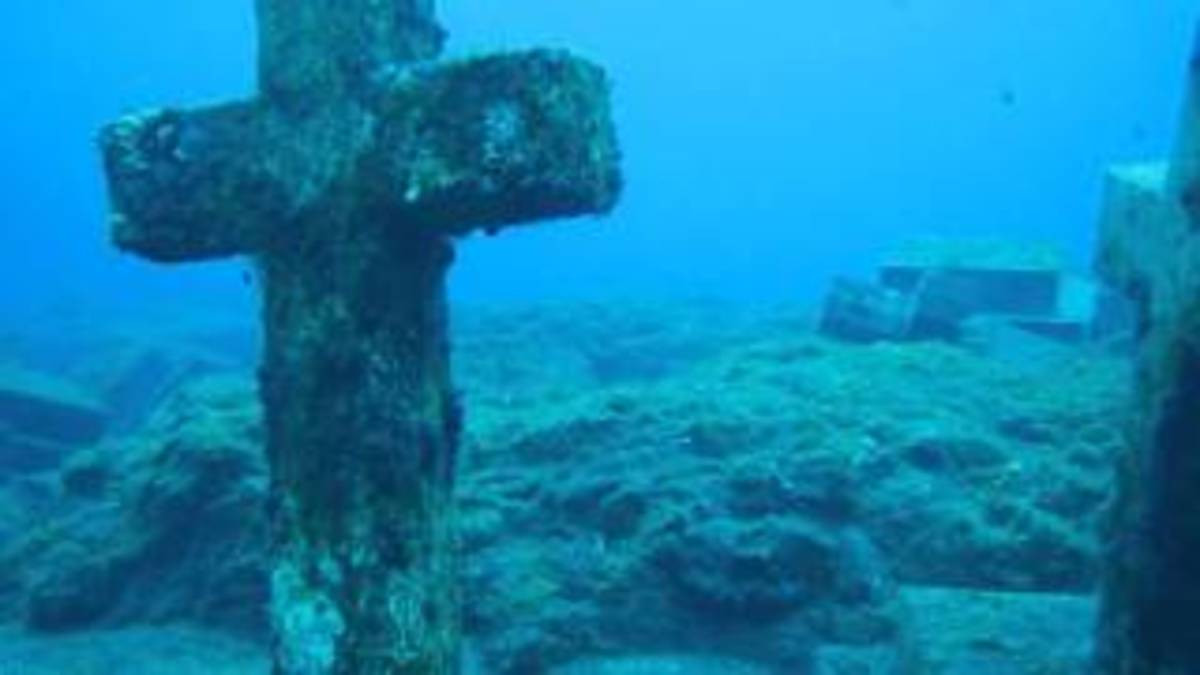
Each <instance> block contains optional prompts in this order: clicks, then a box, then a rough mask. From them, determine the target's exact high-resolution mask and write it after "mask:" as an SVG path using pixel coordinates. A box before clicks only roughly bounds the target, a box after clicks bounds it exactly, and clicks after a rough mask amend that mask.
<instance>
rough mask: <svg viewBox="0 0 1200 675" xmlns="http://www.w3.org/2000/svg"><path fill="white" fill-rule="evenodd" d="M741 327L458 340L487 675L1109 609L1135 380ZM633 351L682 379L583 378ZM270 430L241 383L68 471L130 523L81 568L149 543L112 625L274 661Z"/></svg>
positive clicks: (791, 647)
mask: <svg viewBox="0 0 1200 675" xmlns="http://www.w3.org/2000/svg"><path fill="white" fill-rule="evenodd" d="M739 311H745V310H736V309H732V308H731V309H728V310H720V309H719V308H717V307H713V306H708V305H703V306H700V307H696V308H693V307H690V306H687V305H673V306H672V305H665V304H659V305H647V306H641V307H633V306H624V305H613V306H607V307H602V306H597V305H595V304H580V305H570V304H562V305H555V306H543V307H538V308H516V309H490V310H487V311H484V312H479V313H476V312H468V313H467V314H466V315H465V316H464V321H462V322H461V323H460V333H459V342H460V344H462V345H463V346H464V349H463V350H462V352H461V354H462V359H461V361H460V363H459V364H458V365H459V367H460V368H462V369H463V370H464V371H466V372H469V373H471V374H472V376H471V377H470V378H468V379H466V382H468V383H469V385H470V387H469V390H468V391H467V392H466V396H467V400H468V401H469V402H471V403H472V408H473V410H474V411H475V412H474V415H473V416H472V418H471V419H470V420H468V423H467V425H466V427H465V429H464V447H463V452H464V454H465V457H464V463H463V471H462V473H461V475H460V476H459V486H458V509H459V513H460V517H461V525H462V529H461V532H462V536H463V541H462V543H463V546H464V550H465V552H466V556H465V559H466V563H467V564H466V566H465V570H464V572H465V578H466V588H467V592H468V593H469V594H470V598H471V602H470V603H469V604H468V606H467V608H466V617H465V618H466V620H467V627H468V631H469V633H470V634H471V636H472V641H473V643H474V645H475V647H476V648H477V650H478V653H479V655H480V658H481V660H482V661H483V662H484V663H485V664H486V665H487V667H488V669H489V670H488V672H494V673H499V674H502V675H523V674H525V673H529V672H538V671H539V670H546V669H550V668H554V667H559V666H562V665H564V664H567V663H569V662H572V661H578V660H579V659H581V658H583V657H584V656H586V655H592V656H595V657H597V658H600V657H604V656H611V655H620V654H663V653H665V652H671V653H681V652H692V651H703V652H704V653H714V652H715V653H718V654H721V655H723V657H724V658H732V659H738V660H746V661H751V662H756V663H761V664H763V667H769V668H775V669H776V670H777V671H779V672H807V671H806V670H804V669H805V668H808V667H809V664H810V663H813V662H816V661H819V660H821V659H823V660H824V661H826V662H829V663H847V664H850V665H854V664H860V663H862V662H863V661H864V659H865V660H869V661H871V662H872V663H874V662H877V661H881V660H882V661H883V662H886V660H887V659H899V658H900V656H903V655H905V654H907V651H906V650H907V648H908V646H909V643H910V642H911V639H910V636H909V625H910V622H911V616H910V615H911V612H908V611H906V609H905V607H904V602H903V594H902V593H899V592H898V591H899V590H900V589H901V588H902V587H903V584H905V583H913V582H920V583H926V584H944V585H946V584H953V585H959V586H971V587H976V588H982V587H988V586H992V587H1003V588H1007V589H1010V590H1014V591H1022V592H1028V591H1033V590H1049V591H1060V592H1086V591H1088V590H1090V588H1091V586H1092V583H1093V582H1094V580H1095V575H1094V556H1095V555H1096V547H1095V544H1094V542H1093V541H1092V540H1091V539H1090V537H1089V534H1088V533H1089V531H1090V527H1091V526H1090V525H1089V524H1090V523H1092V522H1094V521H1095V519H1096V517H1097V514H1098V512H1099V509H1100V507H1101V504H1102V503H1103V502H1104V500H1105V497H1106V491H1105V487H1106V481H1107V479H1108V476H1109V461H1110V458H1111V457H1112V456H1113V455H1114V454H1115V453H1116V452H1117V451H1118V449H1119V447H1120V443H1121V438H1120V432H1119V429H1120V424H1121V417H1120V413H1121V410H1122V407H1123V406H1124V405H1125V399H1124V398H1123V396H1124V393H1125V385H1126V380H1125V377H1126V375H1127V371H1126V369H1125V366H1124V364H1123V363H1122V362H1121V361H1119V360H1116V359H1112V358H1109V357H1104V356H1098V357H1095V358H1093V356H1091V355H1088V354H1086V353H1082V352H1078V351H1074V350H1070V349H1066V348H1063V347H1061V346H1060V347H1059V348H1058V349H1056V350H1052V351H1048V352H1046V353H1045V354H1043V355H1042V356H1040V357H1039V358H1037V359H1033V358H1021V359H1018V360H1016V361H1014V362H1004V361H997V360H993V359H991V358H988V357H985V356H981V355H979V354H976V353H971V352H966V351H963V350H959V349H954V348H951V347H949V346H945V345H911V344H907V345H878V346H873V347H858V346H848V345H844V344H840V343H837V342H833V341H827V340H823V339H821V338H819V337H816V336H814V335H812V334H811V332H806V331H805V330H803V329H802V328H801V327H800V326H802V322H800V321H799V319H798V317H799V316H800V315H799V314H796V313H792V312H779V313H775V312H762V313H753V312H747V313H746V314H741V315H739ZM714 316H726V317H728V320H727V321H726V322H716V321H713V320H712V317H714ZM605 345H609V346H610V347H609V349H611V352H610V353H606V351H605V349H606V347H605ZM680 345H686V346H687V348H686V349H685V350H683V353H686V354H687V355H688V356H686V357H684V356H680V355H679V354H676V349H677V348H679V347H680ZM634 346H636V349H638V350H643V351H644V352H645V353H647V354H659V353H662V354H668V355H674V356H672V357H671V358H674V359H675V360H674V361H669V367H666V368H663V369H660V370H658V371H646V370H644V369H641V368H634V369H633V370H631V371H627V372H628V373H630V374H623V375H621V376H619V377H614V375H613V373H614V372H621V371H620V370H611V369H608V368H603V369H595V368H592V367H590V365H589V364H591V363H595V362H596V360H597V359H599V360H605V359H609V358H611V359H614V360H617V361H620V360H621V359H622V356H621V355H622V354H625V353H627V352H628V351H630V350H634ZM534 357H538V358H534ZM1050 374H1053V377H1051V376H1050ZM513 378H516V379H517V380H518V381H520V382H521V383H522V387H521V389H520V390H519V391H515V392H514V391H513V390H512V388H511V386H510V384H511V382H512V380H513ZM260 424H261V422H260V420H259V416H258V407H257V406H256V405H255V403H254V394H253V384H252V382H251V380H250V378H249V377H248V376H241V377H240V378H237V379H234V380H228V379H224V378H218V379H210V380H207V381H204V382H197V383H194V384H193V385H191V386H189V387H187V388H185V389H184V390H183V391H181V392H179V394H178V395H177V396H176V397H175V398H174V399H172V401H171V402H170V403H168V404H167V405H166V406H165V407H163V408H162V409H161V410H160V412H159V413H158V414H157V415H155V416H154V418H153V421H152V423H151V424H150V425H149V427H147V428H146V429H145V430H143V432H142V433H141V434H139V435H138V436H137V437H135V438H132V439H129V440H127V441H125V442H122V443H119V444H114V445H112V446H111V447H110V448H108V450H103V449H102V450H101V451H98V452H97V453H85V456H84V457H81V458H79V459H78V460H76V461H74V462H72V463H71V466H70V467H69V469H68V471H67V473H66V475H67V476H69V477H71V478H70V480H71V481H72V482H81V483H83V484H84V485H93V484H94V482H95V481H94V478H95V474H96V473H97V472H100V473H102V474H103V475H105V476H107V478H106V479H105V480H104V481H101V482H102V483H103V484H104V485H106V487H105V488H104V490H103V492H102V494H103V495H108V496H110V497H111V496H113V495H120V496H122V499H120V500H119V501H120V502H123V503H125V504H127V505H128V508H125V509H122V510H121V511H120V512H119V518H120V522H119V526H118V527H117V529H116V531H115V533H110V534H108V535H106V537H105V538H102V539H99V540H97V539H95V538H92V539H87V541H91V542H93V543H92V544H91V545H90V546H88V547H87V548H86V549H85V550H87V551H90V552H91V555H90V557H91V558H99V559H101V560H107V559H110V557H111V556H113V555H114V548H113V547H114V546H116V544H117V543H120V542H132V543H133V544H135V546H133V547H132V552H133V557H132V558H131V559H132V560H134V561H138V562H139V563H140V564H138V565H135V566H133V567H132V568H130V571H129V572H128V573H123V574H122V575H120V577H119V578H120V579H121V580H122V584H123V586H122V590H121V593H120V595H119V601H117V602H115V603H114V604H113V605H112V609H111V611H109V612H105V613H104V614H103V615H102V616H101V617H100V618H99V619H98V622H99V623H101V624H104V623H121V622H127V621H136V620H145V619H149V618H153V619H162V618H171V617H179V618H183V617H199V618H201V619H202V620H203V621H204V622H206V623H208V624H210V625H218V626H226V627H230V626H232V627H236V628H238V629H239V630H242V631H245V632H248V633H251V634H255V635H261V633H262V632H263V631H264V630H265V624H266V612H265V609H264V607H265V602H266V597H265V588H266V579H267V576H268V570H267V558H266V552H265V549H264V547H263V546H262V545H261V542H258V543H256V541H257V540H256V539H255V538H256V537H257V536H259V534H258V533H259V532H260V530H258V529H257V528H261V527H263V522H262V521H261V520H256V519H255V517H254V516H255V514H257V513H259V509H261V508H262V505H263V504H264V503H265V501H266V499H267V493H266V491H265V489H264V475H265V471H266V468H265V459H264V458H263V457H262V455H261V448H260V442H261V436H260V434H261V426H260ZM85 460H86V461H85ZM84 492H87V493H91V494H92V495H95V489H94V487H89V488H88V489H86V490H84ZM91 499H93V500H97V499H98V498H97V497H95V496H93V497H92V498H91ZM100 501H103V500H102V499H101V500H100ZM239 514H240V515H239ZM159 521H161V522H162V523H169V524H170V525H169V527H166V526H164V527H159V526H158V525H156V523H158V522H159ZM68 524H70V523H68ZM76 525H80V523H76V524H75V525H72V526H71V527H68V528H67V530H66V533H65V534H64V533H60V534H58V535H56V537H57V538H59V539H62V538H70V537H73V536H77V535H76V530H75V526H76ZM97 529H98V528H96V527H95V526H92V528H91V529H90V530H88V529H87V528H85V530H86V531H94V530H97ZM105 540H107V542H108V544H107V545H104V544H101V543H99V542H100V541H105ZM122 550H124V549H122ZM164 552H169V554H168V553H164ZM6 560H7V559H6ZM151 561H153V562H151ZM54 564H55V562H54V559H53V557H50V556H45V557H39V556H34V557H29V558H24V559H22V562H21V563H19V564H16V565H12V566H9V565H7V564H4V565H0V570H3V569H8V568H17V569H26V570H35V569H46V568H47V567H50V566H53V565H54ZM69 567H70V568H71V569H76V570H78V571H79V574H80V578H81V579H83V578H86V575H87V574H88V568H87V567H85V566H83V565H82V564H81V563H79V564H75V565H71V566H69ZM68 586H69V587H78V588H82V587H84V585H83V584H69V585H68ZM27 590H28V589H26V591H27ZM24 595H25V596H27V595H28V593H27V592H25V593H24ZM18 597H22V596H20V595H19V596H18ZM1037 597H1041V596H1037ZM1031 602H1032V601H1031ZM308 625H309V627H312V626H313V624H308ZM1030 625H1033V624H1032V623H1031V624H1030ZM318 627H319V625H318ZM834 672H837V671H834ZM867 672H870V671H867ZM884 672H886V671H884Z"/></svg>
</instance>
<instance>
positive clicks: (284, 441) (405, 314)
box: [101, 0, 621, 675]
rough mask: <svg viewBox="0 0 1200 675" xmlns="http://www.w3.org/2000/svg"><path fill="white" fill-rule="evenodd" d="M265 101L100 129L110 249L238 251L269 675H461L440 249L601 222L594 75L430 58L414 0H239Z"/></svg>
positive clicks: (603, 156) (602, 145) (602, 137)
mask: <svg viewBox="0 0 1200 675" xmlns="http://www.w3.org/2000/svg"><path fill="white" fill-rule="evenodd" d="M256 9H257V15H258V26H259V50H260V51H259V90H260V93H259V96H258V97H257V98H255V99H253V100H248V101H242V102H235V103H230V104H227V105H218V106H215V107H210V108H204V109H199V110H190V111H179V110H159V111H155V112H151V113H147V114H142V115H137V116H131V117H128V118H125V119H122V120H120V121H118V122H116V123H114V124H112V125H111V126H109V127H107V128H106V129H105V130H104V131H103V132H102V134H101V149H102V152H103V158H104V166H105V170H106V173H107V177H108V184H109V194H110V199H111V203H112V207H113V217H112V235H113V239H114V241H115V243H116V245H117V246H118V247H120V248H121V249H123V250H126V251H131V252H133V253H135V254H138V255H140V256H143V257H145V258H148V259H150V260H154V261H160V262H185V261H199V260H206V259H215V258H224V257H227V256H232V255H237V254H247V255H251V256H253V257H254V258H255V260H256V261H257V264H258V265H259V267H260V274H261V278H262V287H263V295H264V298H263V305H264V307H263V321H264V322H265V350H264V357H263V359H264V362H263V365H262V367H261V372H260V388H261V395H262V399H263V403H264V407H265V416H266V432H267V441H266V445H267V452H268V455H269V462H270V467H271V495H272V497H271V512H272V513H271V522H272V528H273V554H272V560H271V570H270V574H271V577H270V584H271V605H270V608H269V612H270V617H271V621H272V628H273V635H274V643H273V658H274V662H275V671H276V672H277V673H304V674H306V675H307V674H313V675H315V674H324V673H338V674H346V675H349V674H351V673H353V674H355V675H383V674H387V675H393V674H403V675H415V674H418V673H420V674H422V675H424V674H434V673H436V674H443V673H455V672H457V671H458V653H457V652H458V631H459V628H458V606H459V598H458V580H457V568H456V562H455V560H456V558H455V555H454V549H455V545H456V540H455V528H454V505H453V494H452V492H453V490H452V488H453V482H454V472H455V449H456V446H457V444H458V432H459V428H460V425H461V424H462V420H461V411H460V408H459V403H458V401H457V399H456V396H455V394H454V392H453V389H452V387H451V384H450V375H449V357H448V348H447V335H446V331H447V328H446V325H447V319H446V306H445V298H444V277H445V273H446V271H447V268H448V266H449V265H450V263H451V261H452V257H453V248H452V238H453V237H455V236H459V235H465V234H468V233H470V232H473V231H476V230H484V231H486V232H488V233H495V232H496V231H498V230H500V229H502V228H504V227H507V226H510V225H515V224H519V223H525V222H530V221H534V220H538V219H544V218H551V217H565V216H574V215H581V214H587V213H602V212H606V211H608V210H609V209H611V207H612V206H613V205H614V203H615V201H616V199H617V196H618V193H619V190H620V183H621V179H620V174H619V168H618V150H617V146H616V141H615V134H614V129H613V125H612V122H611V119H610V115H609V103H608V89H609V87H608V83H607V79H606V76H605V75H604V73H603V72H602V71H601V70H600V69H599V68H597V67H595V66H593V65H590V64H589V63H587V62H584V61H582V60H579V59H577V58H575V57H573V56H570V55H569V54H566V53H562V52H554V51H529V52H522V53H514V54H508V55H500V56H486V57H481V58H475V59H470V60H465V61H461V62H457V63H449V64H446V65H435V64H433V63H431V62H430V61H429V60H430V59H432V58H433V57H435V56H436V55H437V54H438V53H439V51H440V49H441V45H442V42H443V33H442V31H441V29H440V28H439V27H438V26H437V24H436V23H435V18H434V11H433V0H257V2H256Z"/></svg>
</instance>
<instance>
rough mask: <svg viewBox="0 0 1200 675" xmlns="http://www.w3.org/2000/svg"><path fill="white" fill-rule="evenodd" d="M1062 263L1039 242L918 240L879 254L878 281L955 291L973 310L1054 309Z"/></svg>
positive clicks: (906, 288) (910, 289)
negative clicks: (881, 260) (880, 258)
mask: <svg viewBox="0 0 1200 675" xmlns="http://www.w3.org/2000/svg"><path fill="white" fill-rule="evenodd" d="M1063 266H1064V265H1063V260H1062V256H1061V255H1060V254H1059V253H1058V252H1057V251H1056V250H1055V249H1054V248H1053V247H1050V246H1047V245H1043V244H1036V243H1029V242H1015V241H1005V240H990V239H919V240H915V241H912V242H909V243H907V244H905V245H903V246H901V247H900V248H898V249H897V250H896V251H893V252H892V253H890V254H888V255H887V256H886V257H885V258H884V261H883V263H882V265H881V266H880V271H879V280H880V283H881V284H882V285H883V286H885V287H887V288H893V289H896V290H898V291H901V292H903V293H910V294H914V295H921V294H932V295H936V296H938V297H940V298H947V297H949V296H954V297H956V298H958V299H959V301H960V302H962V303H963V304H964V305H966V306H968V307H969V308H970V310H971V312H972V313H991V314H1021V315H1033V314H1053V313H1054V312H1055V311H1056V309H1057V308H1058V295H1059V280H1060V276H1061V274H1062V270H1063Z"/></svg>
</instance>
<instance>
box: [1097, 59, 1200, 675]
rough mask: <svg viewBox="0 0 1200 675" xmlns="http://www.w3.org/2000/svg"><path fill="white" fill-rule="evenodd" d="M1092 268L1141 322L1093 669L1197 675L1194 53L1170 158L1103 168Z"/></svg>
mask: <svg viewBox="0 0 1200 675" xmlns="http://www.w3.org/2000/svg"><path fill="white" fill-rule="evenodd" d="M1198 46H1200V45H1198ZM1097 267H1098V269H1099V271H1100V273H1101V274H1102V275H1103V276H1104V277H1105V278H1106V279H1107V280H1108V281H1109V282H1110V283H1112V284H1113V285H1115V286H1117V287H1118V288H1119V289H1121V290H1123V291H1124V292H1125V293H1126V294H1127V295H1128V296H1129V297H1131V298H1132V299H1133V300H1134V302H1135V304H1136V306H1137V309H1138V317H1139V320H1138V332H1137V336H1136V338H1137V364H1136V372H1137V394H1136V395H1137V402H1136V404H1135V406H1134V415H1133V420H1132V424H1131V427H1130V437H1129V440H1130V442H1129V449H1128V453H1127V454H1126V455H1125V456H1123V457H1122V458H1121V460H1120V464H1119V466H1118V470H1117V474H1116V480H1117V493H1116V497H1115V499H1114V501H1113V504H1112V507H1111V509H1112V511H1111V513H1110V514H1109V519H1108V522H1107V524H1106V531H1105V533H1104V540H1105V555H1106V560H1105V575H1104V580H1103V607H1102V610H1101V621H1100V631H1099V635H1098V640H1099V642H1098V654H1097V661H1098V663H1097V666H1098V668H1097V669H1098V671H1099V672H1102V673H1105V674H1106V675H1135V674H1136V675H1193V674H1195V673H1200V49H1198V50H1197V51H1196V54H1195V56H1194V57H1193V59H1192V63H1191V67H1190V70H1189V77H1188V100H1187V103H1186V105H1185V110H1184V115H1183V124H1182V126H1181V132H1180V135H1179V138H1178V141H1177V144H1176V150H1175V152H1174V156H1173V157H1172V158H1171V160H1170V161H1169V162H1164V163H1160V164H1146V165H1137V166H1126V167H1118V168H1114V169H1112V170H1111V171H1110V172H1109V176H1108V183H1107V194H1106V205H1105V209H1104V213H1103V217H1102V221H1101V233H1100V240H1099V250H1098V256H1097Z"/></svg>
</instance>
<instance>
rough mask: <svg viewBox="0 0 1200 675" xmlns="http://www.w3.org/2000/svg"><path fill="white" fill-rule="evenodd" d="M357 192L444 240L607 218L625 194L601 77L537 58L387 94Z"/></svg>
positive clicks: (481, 62) (480, 63)
mask: <svg viewBox="0 0 1200 675" xmlns="http://www.w3.org/2000/svg"><path fill="white" fill-rule="evenodd" d="M378 110H379V128H378V131H377V136H376V140H375V142H374V144H373V149H372V152H370V153H369V154H368V155H367V156H366V157H365V161H364V162H363V165H362V170H363V171H365V172H367V174H368V175H365V176H363V178H364V180H361V181H359V183H358V184H359V185H361V186H364V187H365V188H366V189H368V190H370V191H371V194H370V195H365V197H366V198H367V199H368V200H369V201H370V202H371V203H373V204H374V205H376V206H377V207H379V208H382V209H384V210H385V211H386V212H388V213H390V214H391V216H392V217H393V218H394V219H395V220H396V223H397V226H399V227H422V228H428V229H434V230H439V231H442V232H445V233H447V234H464V233H467V232H469V231H471V230H473V229H477V228H482V229H486V230H495V229H497V228H500V227H504V226H508V225H515V224H520V223H524V222H532V221H536V220H539V219H544V218H554V217H566V216H577V215H584V214H589V213H603V212H607V211H609V210H610V209H611V208H612V206H613V205H614V204H615V203H616V200H617V197H618V194H619V192H620V188H621V177H620V168H619V159H620V157H619V151H618V147H617V142H616V136H615V133H614V129H613V123H612V120H611V117H610V113H609V85H608V81H607V79H606V77H605V75H604V72H603V71H602V70H601V69H599V68H598V67H596V66H593V65H591V64H589V63H588V62H586V61H583V60H580V59H577V58H575V57H572V56H570V55H569V54H567V53H565V52H555V51H530V52H523V53H517V54H510V55H504V56H494V57H487V58H480V59H474V60H470V61H463V62H460V63H457V64H451V65H449V66H446V67H442V68H437V69H432V70H426V71H424V72H422V71H421V70H416V71H409V72H408V73H407V74H405V75H402V76H401V79H400V80H398V81H397V82H396V83H393V85H392V86H390V87H388V88H387V91H386V93H385V94H384V95H383V96H382V99H381V101H380V103H379V106H378Z"/></svg>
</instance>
